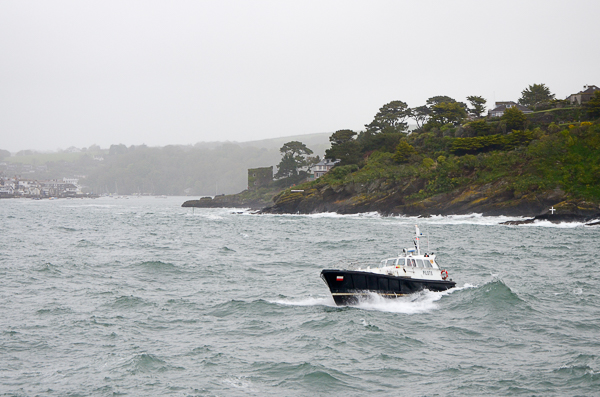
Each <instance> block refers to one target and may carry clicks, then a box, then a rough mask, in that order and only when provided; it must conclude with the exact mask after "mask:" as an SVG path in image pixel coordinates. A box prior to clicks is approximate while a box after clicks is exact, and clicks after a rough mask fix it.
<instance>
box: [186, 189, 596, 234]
mask: <svg viewBox="0 0 600 397" xmlns="http://www.w3.org/2000/svg"><path fill="white" fill-rule="evenodd" d="M421 184H422V183H420V182H419V181H418V180H413V181H410V182H408V183H404V184H402V183H397V182H387V181H385V180H377V181H373V182H371V183H362V184H361V183H346V184H340V185H337V186H332V185H329V184H325V185H321V186H314V187H309V188H307V189H306V188H305V189H299V190H292V189H286V190H283V191H281V192H279V193H278V194H276V195H275V194H274V197H273V199H272V201H268V200H265V199H260V200H257V199H254V200H251V199H248V198H247V197H246V196H245V194H244V193H240V194H237V195H227V196H217V197H215V198H212V199H211V198H202V199H200V200H189V201H186V202H185V203H183V205H182V206H183V207H200V208H219V207H220V208H249V209H252V210H257V211H258V212H259V213H261V214H296V213H301V214H310V213H319V212H336V213H339V214H357V213H364V212H378V213H380V214H382V215H384V216H397V215H406V216H422V217H428V216H432V215H464V214H472V213H481V214H483V215H484V216H521V217H529V218H530V219H524V220H519V221H509V222H505V224H507V225H521V224H528V223H533V222H536V221H549V222H554V223H561V222H583V223H586V224H589V225H597V224H600V206H599V205H598V204H596V203H590V202H586V201H581V200H575V199H572V198H570V197H569V196H568V195H567V194H565V193H564V192H563V191H561V190H560V189H555V190H551V191H545V192H535V193H530V194H528V195H523V196H515V194H514V193H513V192H510V191H507V190H506V189H505V188H504V186H503V182H501V181H500V182H496V183H491V184H486V185H481V186H468V187H466V188H463V189H457V190H455V191H452V192H450V193H445V194H439V195H435V196H432V197H427V198H423V199H418V198H417V199H415V198H414V194H415V193H416V192H419V190H420V189H422V186H421ZM551 208H554V210H551Z"/></svg>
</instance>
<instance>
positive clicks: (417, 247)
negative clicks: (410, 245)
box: [415, 225, 422, 255]
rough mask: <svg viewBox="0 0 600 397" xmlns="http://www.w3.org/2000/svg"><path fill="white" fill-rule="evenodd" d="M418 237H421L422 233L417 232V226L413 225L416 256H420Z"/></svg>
mask: <svg viewBox="0 0 600 397" xmlns="http://www.w3.org/2000/svg"><path fill="white" fill-rule="evenodd" d="M419 236H422V233H421V232H420V231H419V226H418V225H415V248H416V249H417V255H421V245H420V241H419Z"/></svg>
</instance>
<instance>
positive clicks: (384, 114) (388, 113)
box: [365, 101, 412, 134]
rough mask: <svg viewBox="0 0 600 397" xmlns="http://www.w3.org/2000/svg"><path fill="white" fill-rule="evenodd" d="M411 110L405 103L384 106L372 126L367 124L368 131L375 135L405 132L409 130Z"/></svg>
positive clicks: (391, 103)
mask: <svg viewBox="0 0 600 397" xmlns="http://www.w3.org/2000/svg"><path fill="white" fill-rule="evenodd" d="M411 115H412V113H411V110H410V108H409V107H408V105H407V104H406V103H405V102H402V101H392V102H390V103H387V104H385V105H383V106H382V107H381V108H380V109H379V111H378V112H377V114H376V115H375V117H374V118H373V121H372V122H371V123H370V124H366V125H365V127H367V130H369V131H371V132H373V133H376V134H377V133H380V132H388V133H393V132H405V131H406V130H407V128H408V124H406V122H405V121H406V119H408V118H409V117H411Z"/></svg>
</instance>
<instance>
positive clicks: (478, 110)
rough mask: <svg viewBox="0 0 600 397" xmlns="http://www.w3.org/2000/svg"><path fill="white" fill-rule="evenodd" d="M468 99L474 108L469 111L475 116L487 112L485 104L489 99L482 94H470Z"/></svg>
mask: <svg viewBox="0 0 600 397" xmlns="http://www.w3.org/2000/svg"><path fill="white" fill-rule="evenodd" d="M467 100H468V101H469V102H470V103H471V106H472V108H471V109H469V113H471V114H472V115H473V116H475V117H481V114H482V113H483V112H485V104H486V102H487V101H486V100H485V99H484V98H483V97H480V96H468V97H467Z"/></svg>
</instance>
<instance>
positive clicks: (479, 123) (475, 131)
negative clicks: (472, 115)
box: [465, 119, 492, 136]
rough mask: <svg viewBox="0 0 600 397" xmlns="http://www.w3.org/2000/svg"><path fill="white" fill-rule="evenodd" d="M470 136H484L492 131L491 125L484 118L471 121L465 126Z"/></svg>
mask: <svg viewBox="0 0 600 397" xmlns="http://www.w3.org/2000/svg"><path fill="white" fill-rule="evenodd" d="M465 127H466V128H467V130H468V131H469V132H472V133H471V134H470V135H471V136H486V135H490V134H491V133H492V126H491V125H490V124H488V122H487V121H485V119H481V120H475V121H471V122H470V123H469V124H467V125H466V126H465Z"/></svg>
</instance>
